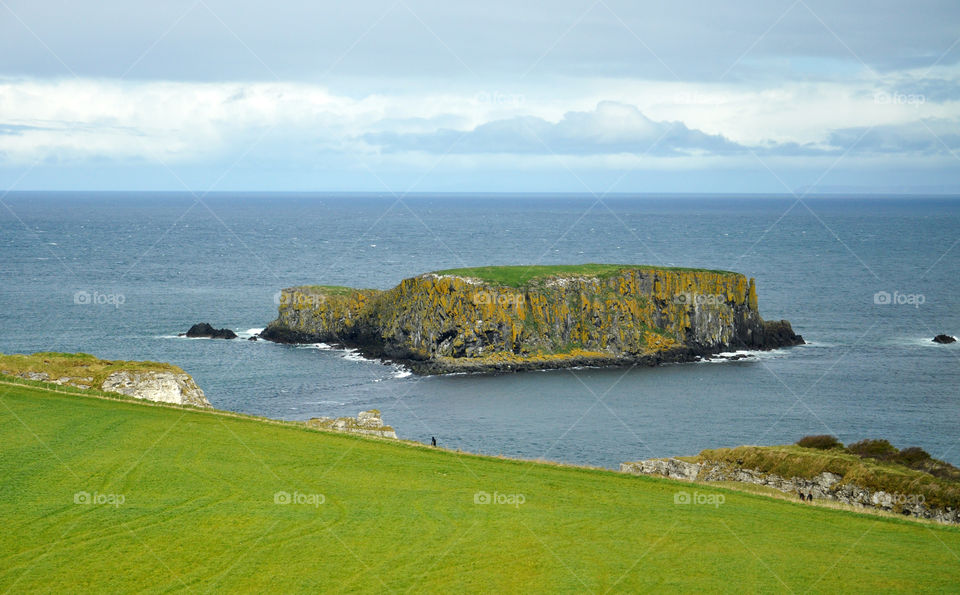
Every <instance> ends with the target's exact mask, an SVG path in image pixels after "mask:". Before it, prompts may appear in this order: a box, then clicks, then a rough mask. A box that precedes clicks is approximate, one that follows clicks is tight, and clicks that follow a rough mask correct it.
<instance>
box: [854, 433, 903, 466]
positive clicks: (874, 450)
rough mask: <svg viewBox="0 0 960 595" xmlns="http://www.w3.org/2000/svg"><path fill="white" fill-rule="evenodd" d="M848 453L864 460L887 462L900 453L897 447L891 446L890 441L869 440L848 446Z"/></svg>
mask: <svg viewBox="0 0 960 595" xmlns="http://www.w3.org/2000/svg"><path fill="white" fill-rule="evenodd" d="M847 452H849V453H850V454H855V455H857V456H859V457H863V458H870V459H878V460H881V461H886V460H890V459H893V458H894V457H896V455H897V454H898V453H899V452H900V451H898V450H897V447H896V446H894V445H892V444H890V441H889V440H883V439H880V440H874V439H870V438H867V439H865V440H861V441H860V442H855V443H854V444H851V445H850V446H848V447H847Z"/></svg>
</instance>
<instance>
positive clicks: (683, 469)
mask: <svg viewBox="0 0 960 595" xmlns="http://www.w3.org/2000/svg"><path fill="white" fill-rule="evenodd" d="M620 471H621V472H622V473H630V474H634V475H653V476H658V477H667V478H670V479H679V480H684V481H704V482H717V481H735V482H740V483H749V484H754V485H761V486H767V487H771V488H774V489H777V490H780V491H781V492H784V493H785V494H793V495H795V496H797V497H798V498H799V497H800V496H801V495H802V496H803V498H804V499H805V500H828V501H833V502H840V503H843V504H848V505H852V506H857V507H860V508H872V509H875V510H881V511H886V512H892V513H897V514H902V515H904V516H910V517H913V518H919V519H930V520H934V521H937V522H941V523H949V524H960V510H958V509H957V508H954V507H942V508H941V507H930V506H927V504H926V502H925V498H924V497H923V496H922V495H920V494H902V493H892V492H888V491H885V490H875V489H870V488H867V487H863V486H859V485H857V484H855V483H852V482H844V481H843V477H842V476H841V475H838V474H836V473H831V472H829V471H824V472H821V473H819V474H817V475H816V476H814V477H812V478H804V477H783V476H781V475H778V474H776V473H765V472H762V471H758V470H755V469H749V468H744V467H740V466H737V465H731V464H729V463H727V462H726V461H712V460H705V461H702V462H697V463H691V462H687V461H683V460H680V459H675V458H666V459H649V460H645V461H638V462H633V463H622V464H621V465H620Z"/></svg>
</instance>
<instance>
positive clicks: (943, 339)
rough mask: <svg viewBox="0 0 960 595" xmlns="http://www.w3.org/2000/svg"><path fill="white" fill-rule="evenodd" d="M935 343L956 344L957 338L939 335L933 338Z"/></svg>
mask: <svg viewBox="0 0 960 595" xmlns="http://www.w3.org/2000/svg"><path fill="white" fill-rule="evenodd" d="M933 342H934V343H940V344H942V345H946V344H948V343H956V342H957V338H956V337H951V336H950V335H937V336H936V337H934V338H933Z"/></svg>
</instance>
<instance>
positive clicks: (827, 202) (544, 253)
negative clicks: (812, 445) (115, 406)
mask: <svg viewBox="0 0 960 595" xmlns="http://www.w3.org/2000/svg"><path fill="white" fill-rule="evenodd" d="M958 242H960V199H958V198H956V197H936V196H897V197H864V196H857V197H853V196H830V197H824V196H817V197H807V198H804V199H803V200H802V201H798V200H797V199H796V198H794V197H792V196H783V195H770V196H733V195H722V196H720V195H614V196H607V197H603V198H602V199H597V198H596V197H594V196H591V195H577V194H569V195H537V194H492V195H486V194H456V195H444V194H410V195H406V196H403V197H402V198H400V197H397V196H394V195H391V194H350V193H339V194H338V193H300V194H298V193H280V194H270V193H227V192H223V193H211V194H208V195H205V196H202V198H200V199H198V198H197V197H196V196H193V195H191V194H189V193H123V192H112V193H96V192H86V193H80V192H76V193H62V192H61V193H54V192H12V193H9V194H7V195H6V196H4V197H3V198H2V204H0V279H2V284H0V327H2V329H3V330H2V332H0V352H3V353H30V352H34V351H83V352H87V353H92V354H94V355H96V356H99V357H103V358H108V359H145V360H154V361H165V362H172V363H174V364H177V365H179V366H181V367H182V368H184V369H185V370H186V371H187V372H189V373H190V374H191V375H192V376H193V377H194V378H195V380H196V381H197V383H198V384H199V385H200V386H201V387H202V388H203V389H204V391H205V392H206V394H207V397H208V399H209V400H210V401H211V402H212V403H213V405H214V406H215V407H217V408H219V409H227V410H231V411H238V412H243V413H250V414H256V415H264V416H267V417H272V418H282V419H292V420H305V419H309V418H310V417H316V416H342V415H351V416H353V415H356V414H357V412H359V411H361V410H365V409H372V408H376V409H380V410H381V411H382V413H383V418H384V420H385V422H386V423H388V424H390V425H392V426H394V427H395V428H396V430H397V433H398V434H399V436H400V437H401V438H405V439H411V440H419V441H423V442H427V443H429V441H430V439H431V437H436V438H437V441H438V443H439V444H440V445H441V446H445V447H448V448H459V449H462V450H464V451H469V452H479V453H486V454H493V455H505V456H511V457H522V458H529V459H548V460H554V461H563V462H568V463H576V464H583V465H594V466H602V467H611V468H615V467H616V466H617V465H618V464H619V463H620V462H623V461H634V460H639V459H645V458H651V457H662V456H671V455H689V454H695V453H697V452H699V451H700V450H703V449H706V448H716V447H723V446H736V445H741V444H783V443H791V442H794V441H796V440H797V439H799V438H800V437H802V436H804V435H809V434H834V435H836V436H838V437H839V438H840V439H841V440H842V441H844V442H845V443H850V442H854V441H857V440H860V439H863V438H886V439H889V440H890V441H891V442H893V443H894V445H896V446H898V447H901V448H902V447H907V446H921V447H923V448H924V449H926V450H927V451H928V452H930V454H931V455H933V456H935V457H938V458H943V459H945V460H947V461H950V462H952V463H954V464H960V432H958V431H957V429H958V427H960V390H958V385H960V365H958V364H960V344H958V343H955V344H953V345H938V344H934V343H933V342H932V341H931V339H932V337H933V336H934V335H936V334H940V333H946V334H950V335H958V334H960V314H958V308H957V306H958V304H960V246H958V245H957V243H958ZM585 262H611V263H630V264H649V265H665V266H686V267H704V268H711V269H727V270H733V271H737V272H741V273H744V274H746V275H748V276H751V277H755V278H756V280H757V288H758V295H759V305H760V312H761V314H762V315H763V316H764V317H765V318H766V319H768V320H771V319H781V318H784V319H787V320H789V321H791V323H792V324H793V328H794V330H795V331H796V332H798V333H800V334H802V335H803V336H804V338H805V339H806V340H807V342H808V344H807V345H803V346H798V347H794V348H789V349H782V350H777V351H771V352H763V353H755V354H752V355H751V356H750V357H748V358H746V359H741V360H737V361H724V362H716V361H714V362H700V363H691V364H678V365H667V366H661V367H656V368H634V369H574V370H558V371H549V372H525V373H517V374H510V375H498V376H479V375H461V376H445V377H417V376H414V375H411V374H409V373H408V372H406V371H405V370H403V369H402V368H399V367H397V366H393V365H384V364H381V363H379V362H373V361H367V360H364V359H363V358H361V357H358V356H357V355H356V354H355V353H352V352H349V351H342V350H334V349H329V348H323V346H315V345H314V346H307V345H302V346H290V345H277V344H273V343H269V342H265V341H256V342H254V341H246V340H242V339H241V340H232V341H224V340H212V339H186V338H181V337H177V333H182V332H184V331H186V330H187V329H188V328H189V327H190V326H191V325H192V324H194V323H197V322H209V323H211V324H213V325H214V326H215V327H217V328H220V327H228V328H231V329H234V330H236V331H237V332H239V333H240V334H241V337H247V336H249V335H250V334H251V333H255V332H257V330H258V329H261V328H263V327H264V326H266V324H267V323H268V322H269V321H270V320H272V319H273V318H274V317H275V316H276V307H277V304H276V294H277V291H278V290H279V289H281V288H284V287H289V286H293V285H301V284H335V285H350V286H357V287H372V288H389V287H392V286H394V285H396V284H397V283H398V282H399V281H400V280H401V279H403V278H405V277H409V276H413V275H417V274H420V273H424V272H428V271H431V270H438V269H445V268H453V267H463V266H482V265H502V264H534V263H536V264H556V263H585Z"/></svg>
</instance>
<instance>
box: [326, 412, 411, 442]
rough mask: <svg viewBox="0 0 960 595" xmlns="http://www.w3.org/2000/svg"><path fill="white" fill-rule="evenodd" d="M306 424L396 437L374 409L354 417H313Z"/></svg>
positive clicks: (370, 434)
mask: <svg viewBox="0 0 960 595" xmlns="http://www.w3.org/2000/svg"><path fill="white" fill-rule="evenodd" d="M307 426H309V427H311V428H320V429H324V430H336V431H338V432H352V433H354V434H366V435H368V436H379V437H381V438H393V439H396V438H397V433H396V432H395V431H394V429H393V428H391V427H390V426H388V425H385V424H384V423H383V419H381V417H380V411H378V410H376V409H371V410H369V411H361V412H360V413H358V414H357V417H356V418H353V417H338V418H332V417H314V418H312V419H311V420H310V421H308V422H307Z"/></svg>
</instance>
